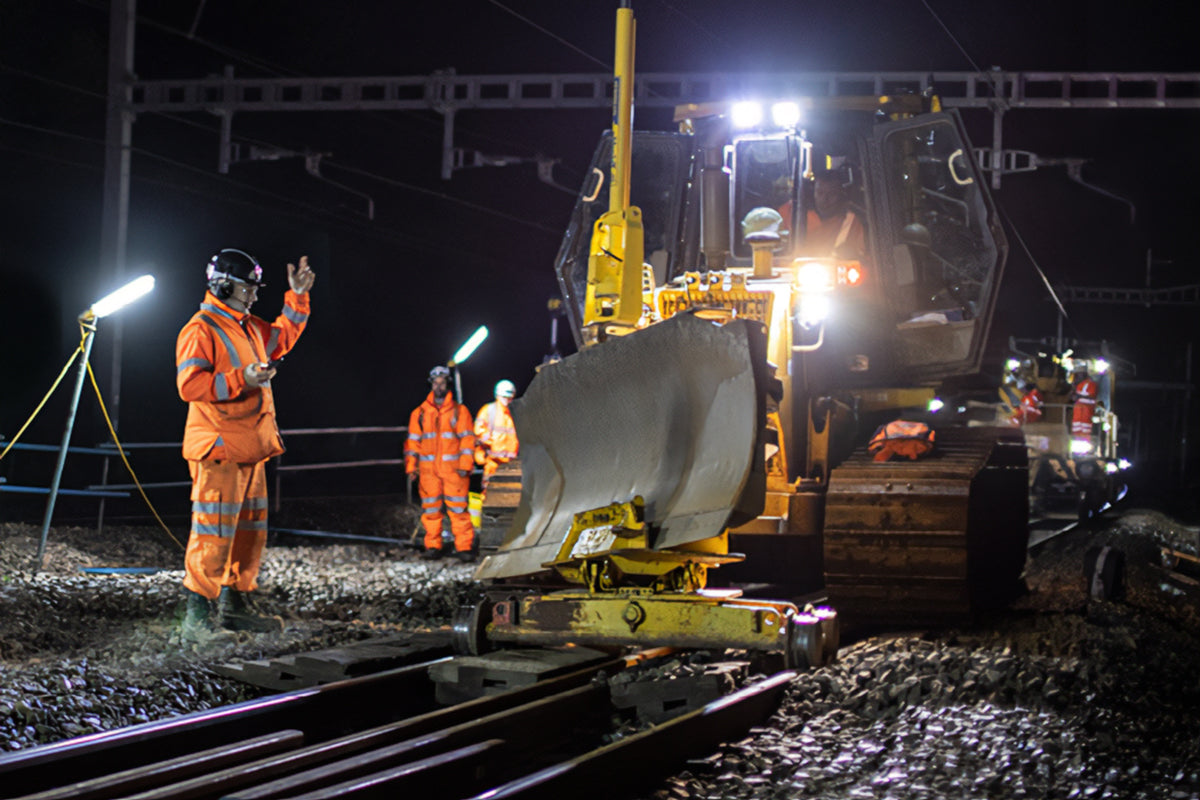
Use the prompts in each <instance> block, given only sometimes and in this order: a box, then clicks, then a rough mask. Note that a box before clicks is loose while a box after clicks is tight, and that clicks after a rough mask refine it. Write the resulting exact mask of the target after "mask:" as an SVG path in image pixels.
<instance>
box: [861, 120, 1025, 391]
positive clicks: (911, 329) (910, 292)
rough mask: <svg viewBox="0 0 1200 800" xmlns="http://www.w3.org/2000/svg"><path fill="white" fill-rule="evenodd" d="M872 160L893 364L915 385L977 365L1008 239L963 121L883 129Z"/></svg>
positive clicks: (871, 141)
mask: <svg viewBox="0 0 1200 800" xmlns="http://www.w3.org/2000/svg"><path fill="white" fill-rule="evenodd" d="M867 157H868V159H869V160H870V168H869V169H868V173H869V176H870V177H871V178H872V180H871V181H870V186H869V189H868V191H869V195H870V203H871V206H872V212H873V213H872V214H871V216H872V221H873V225H872V231H871V236H872V239H873V245H874V246H873V250H874V253H875V255H876V258H877V261H878V266H879V269H880V280H881V289H882V290H883V295H884V302H885V304H886V306H887V308H888V309H889V312H890V317H891V318H890V319H889V320H888V321H887V325H888V327H889V329H890V330H891V332H892V335H891V336H890V337H889V338H890V340H891V348H890V350H891V354H892V362H893V366H894V367H895V369H896V370H897V372H898V373H900V374H903V375H905V376H906V377H908V378H909V379H911V380H914V381H927V380H937V379H941V378H945V377H948V376H951V375H962V374H968V373H972V372H976V371H978V369H979V365H980V362H981V360H982V358H983V350H984V346H985V344H986V340H987V334H988V329H989V327H990V325H991V319H992V310H993V306H994V305H995V301H996V295H997V290H998V288H999V285H1000V277H1001V274H1002V272H1003V268H1004V262H1005V258H1006V256H1007V253H1008V245H1007V242H1006V240H1005V238H1004V232H1003V230H1002V228H1001V226H1000V223H999V220H998V218H997V215H996V210H995V207H994V205H993V203H992V199H991V196H990V195H989V194H988V191H987V188H986V187H985V184H984V181H983V179H982V177H981V176H980V174H979V170H978V169H977V168H976V165H975V163H974V159H973V156H972V150H971V145H970V142H969V141H968V140H967V137H966V134H965V132H964V130H963V127H962V120H961V119H960V118H959V117H958V115H957V114H955V113H953V112H950V113H937V114H922V115H920V116H917V117H913V118H910V119H905V120H900V121H896V122H889V123H885V124H882V125H878V126H876V127H875V128H874V129H873V130H872V132H871V135H870V136H869V138H868V142H867Z"/></svg>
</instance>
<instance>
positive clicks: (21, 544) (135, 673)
mask: <svg viewBox="0 0 1200 800" xmlns="http://www.w3.org/2000/svg"><path fill="white" fill-rule="evenodd" d="M37 533H38V531H37V528H36V527H35V526H31V525H21V524H13V523H9V524H5V525H2V526H0V748H2V749H8V750H15V749H21V748H25V747H29V746H31V745H35V744H45V743H48V742H53V741H57V740H59V739H63V738H67V737H71V736H77V735H81V734H86V733H93V732H96V731H101V730H109V729H112V728H117V727H122V726H125V725H131V724H135V723H139V722H146V721H149V720H154V719H161V718H164V717H170V716H175V715H178V714H181V713H187V712H191V711H199V710H203V709H207V708H213V707H216V706H221V705H227V704H229V703H234V702H239V701H242V700H248V699H252V698H255V697H259V696H261V695H263V694H265V693H266V692H265V691H263V690H260V689H257V688H256V687H253V686H248V685H246V684H242V683H239V682H237V681H232V680H229V679H227V678H224V677H221V676H219V675H217V674H216V673H214V672H212V671H211V669H210V666H211V665H214V664H220V663H225V662H228V661H235V660H251V659H259V658H267V657H272V656H278V655H285V654H289V653H295V652H303V651H308V650H316V649H321V648H325V647H333V646H336V645H338V644H344V643H347V642H353V641H358V640H361V639H364V638H368V637H371V636H377V635H380V634H384V633H388V632H396V631H401V630H421V629H428V628H430V627H436V626H441V625H446V624H448V623H449V621H450V619H451V618H452V616H453V612H454V611H455V609H457V607H458V605H459V604H460V603H463V602H469V601H471V600H472V598H473V597H474V596H475V584H474V583H473V582H472V581H471V568H470V567H469V566H466V565H460V564H459V563H458V562H457V561H453V560H448V561H442V562H437V563H432V564H431V563H427V562H423V561H418V560H416V559H415V558H413V556H412V555H411V553H410V551H409V550H408V549H407V548H403V547H389V546H387V545H376V544H369V545H358V544H353V545H343V544H338V545H330V546H320V545H319V544H318V545H317V546H307V545H301V546H297V545H291V546H270V547H268V548H267V552H266V556H265V560H264V564H263V569H262V573H261V575H260V600H259V602H260V603H261V604H262V607H263V610H264V611H268V612H270V613H274V614H278V615H280V616H281V617H283V618H284V620H285V627H284V630H283V632H282V633H280V634H277V635H252V634H248V633H242V634H238V636H237V639H236V640H235V641H233V642H230V643H228V644H224V645H218V646H210V647H207V648H198V647H196V646H194V645H190V644H186V643H182V642H181V641H180V639H179V621H180V619H181V617H182V603H181V599H182V580H183V571H182V569H171V570H166V571H162V572H158V573H155V574H151V575H97V574H83V573H81V572H80V571H79V569H80V567H105V566H108V567H111V566H122V567H137V566H163V565H169V566H176V565H177V564H178V563H179V562H181V561H182V556H181V555H179V553H180V551H179V550H178V548H177V547H176V546H175V545H174V544H173V543H171V542H170V540H169V539H168V538H167V537H166V534H165V533H164V532H163V531H161V530H158V531H156V530H155V529H113V530H107V531H106V532H105V535H104V538H103V540H102V541H100V540H98V538H97V537H96V536H95V535H94V532H92V531H89V530H87V529H81V528H67V529H61V530H58V529H52V530H51V532H50V536H49V537H48V540H49V545H48V547H47V550H46V556H45V559H44V562H43V569H42V570H41V571H39V572H38V573H37V574H36V575H34V574H32V573H31V567H32V564H33V559H34V556H35V554H36V552H37ZM308 541H313V540H308ZM316 541H318V542H319V541H320V540H316Z"/></svg>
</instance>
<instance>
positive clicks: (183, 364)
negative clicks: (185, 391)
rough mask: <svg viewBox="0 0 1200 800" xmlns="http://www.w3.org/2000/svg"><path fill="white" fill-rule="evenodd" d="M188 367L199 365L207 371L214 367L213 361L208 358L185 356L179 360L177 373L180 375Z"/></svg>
mask: <svg viewBox="0 0 1200 800" xmlns="http://www.w3.org/2000/svg"><path fill="white" fill-rule="evenodd" d="M188 367H199V368H200V369H202V370H206V371H207V370H211V369H212V368H213V363H212V362H211V361H209V360H208V359H207V358H185V359H184V360H183V361H180V362H179V366H178V367H177V368H176V369H175V374H176V375H178V374H179V373H181V372H183V371H184V370H185V369H187V368H188Z"/></svg>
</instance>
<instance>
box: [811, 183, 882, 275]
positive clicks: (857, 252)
mask: <svg viewBox="0 0 1200 800" xmlns="http://www.w3.org/2000/svg"><path fill="white" fill-rule="evenodd" d="M850 188H851V187H850V184H849V181H848V179H847V171H846V170H845V169H830V170H822V171H820V172H818V173H817V175H816V178H815V180H814V181H813V207H812V208H810V209H809V210H808V214H807V215H806V225H805V234H804V241H803V243H802V244H801V246H800V254H801V255H803V256H807V257H810V258H823V257H835V258H844V259H852V260H857V259H861V258H862V257H863V256H864V255H865V254H866V243H865V242H866V237H865V232H864V230H863V223H862V220H861V219H859V216H858V214H856V213H855V212H854V209H852V208H851V207H850Z"/></svg>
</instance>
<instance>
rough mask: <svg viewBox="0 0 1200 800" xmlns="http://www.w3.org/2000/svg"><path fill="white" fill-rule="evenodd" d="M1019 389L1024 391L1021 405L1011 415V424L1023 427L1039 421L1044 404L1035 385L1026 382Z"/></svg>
mask: <svg viewBox="0 0 1200 800" xmlns="http://www.w3.org/2000/svg"><path fill="white" fill-rule="evenodd" d="M1021 388H1022V389H1023V390H1024V394H1022V395H1021V404H1020V405H1019V406H1017V410H1016V412H1015V413H1014V414H1013V417H1012V424H1013V425H1025V424H1027V423H1030V422H1039V421H1041V419H1042V407H1043V405H1044V403H1043V402H1042V393H1041V391H1040V390H1039V389H1038V387H1037V384H1036V383H1029V382H1026V383H1024V384H1022V386H1021Z"/></svg>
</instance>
